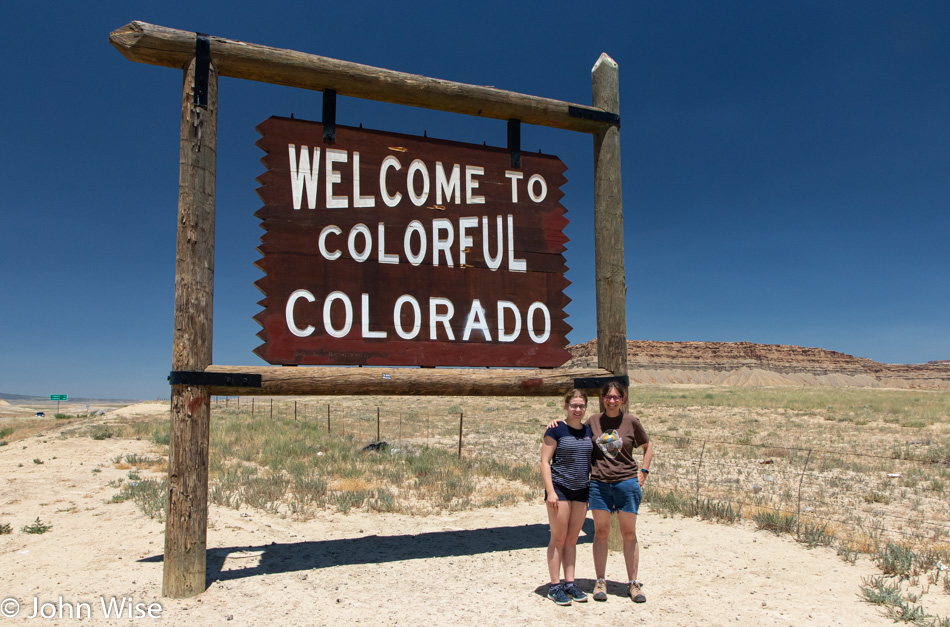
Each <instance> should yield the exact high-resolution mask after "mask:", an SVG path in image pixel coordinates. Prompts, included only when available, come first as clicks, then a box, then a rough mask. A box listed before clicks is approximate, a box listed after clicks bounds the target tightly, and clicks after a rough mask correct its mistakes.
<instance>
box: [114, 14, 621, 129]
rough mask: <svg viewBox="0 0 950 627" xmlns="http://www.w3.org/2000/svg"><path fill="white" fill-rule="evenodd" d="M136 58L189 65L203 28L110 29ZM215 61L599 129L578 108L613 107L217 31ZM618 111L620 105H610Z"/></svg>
mask: <svg viewBox="0 0 950 627" xmlns="http://www.w3.org/2000/svg"><path fill="white" fill-rule="evenodd" d="M109 42H110V43H111V44H112V45H113V46H115V48H116V49H117V50H118V51H119V52H121V53H122V55H123V56H125V57H126V58H127V59H129V60H130V61H135V62H137V63H147V64H151V65H160V66H165V67H174V68H184V67H185V65H186V64H187V63H188V62H189V60H190V59H191V57H192V56H193V55H194V52H195V33H193V32H189V31H183V30H177V29H174V28H166V27H164V26H156V25H154V24H148V23H146V22H138V21H136V22H131V23H129V24H127V25H126V26H123V27H121V28H119V29H117V30H115V31H113V32H112V33H111V34H110V35H109ZM211 59H212V60H213V61H214V64H215V65H216V66H217V68H218V73H219V75H220V76H230V77H234V78H243V79H246V80H252V81H259V82H262V83H272V84H275V85H287V86H288V87H299V88H302V89H312V90H317V91H323V90H326V89H333V90H335V91H336V92H337V94H339V95H341V96H352V97H354V98H364V99H366V100H379V101H384V102H392V103H396V104H402V105H409V106H413V107H422V108H425V109H436V110H439V111H450V112H453V113H464V114H467V115H475V116H480V117H486V118H493V119H497V120H510V119H517V120H521V121H522V122H525V123H527V124H537V125H539V126H548V127H552V128H560V129H565V130H571V131H581V132H585V133H596V132H598V131H599V130H600V129H602V128H604V127H605V126H610V125H611V124H610V123H608V122H602V121H598V120H590V119H584V118H581V117H575V116H572V115H570V113H569V110H570V108H571V107H574V108H576V109H578V110H580V111H583V112H588V113H592V114H595V115H596V114H603V113H605V111H609V110H604V109H601V108H598V107H596V106H594V107H591V106H590V105H580V104H574V103H570V102H564V101H561V100H554V99H551V98H541V97H538V96H530V95H527V94H519V93H516V92H511V91H506V90H503V89H496V88H494V87H484V86H480V85H468V84H465V83H457V82H453V81H447V80H441V79H437V78H429V77H426V76H419V75H416V74H408V73H405V72H396V71H393V70H386V69H382V68H377V67H373V66H369V65H362V64H359V63H351V62H348V61H340V60H337V59H330V58H327V57H321V56H318V55H314V54H306V53H303V52H296V51H294V50H286V49H281V48H271V47H269V46H262V45H259V44H252V43H246V42H242V41H235V40H231V39H225V38H224V37H213V36H212V37H211ZM609 112H610V113H616V111H609Z"/></svg>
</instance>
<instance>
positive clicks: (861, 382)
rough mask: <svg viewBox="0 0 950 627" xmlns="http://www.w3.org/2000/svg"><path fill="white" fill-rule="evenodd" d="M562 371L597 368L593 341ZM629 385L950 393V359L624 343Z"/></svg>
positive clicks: (748, 345) (578, 347) (742, 345)
mask: <svg viewBox="0 0 950 627" xmlns="http://www.w3.org/2000/svg"><path fill="white" fill-rule="evenodd" d="M568 350H569V351H570V352H571V355H572V358H571V361H570V362H568V363H567V364H566V366H568V367H593V366H596V365H597V340H596V339H594V340H591V341H589V342H587V343H585V344H575V345H573V346H570V347H568ZM627 367H628V369H629V375H630V382H631V384H648V383H657V384H676V383H683V384H701V385H727V386H769V385H796V386H801V385H815V386H832V387H887V388H908V389H927V390H946V389H950V361H933V362H928V363H926V364H882V363H879V362H876V361H872V360H870V359H865V358H863V357H854V356H852V355H847V354H845V353H839V352H836V351H830V350H825V349H822V348H806V347H802V346H786V345H781V344H754V343H752V342H654V341H649V340H628V341H627Z"/></svg>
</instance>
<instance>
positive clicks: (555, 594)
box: [548, 586, 571, 605]
mask: <svg viewBox="0 0 950 627" xmlns="http://www.w3.org/2000/svg"><path fill="white" fill-rule="evenodd" d="M548 598H549V599H551V600H552V601H554V602H555V603H557V604H558V605H570V604H571V597H569V596H567V593H566V592H564V589H563V588H561V586H551V588H550V589H549V590H548Z"/></svg>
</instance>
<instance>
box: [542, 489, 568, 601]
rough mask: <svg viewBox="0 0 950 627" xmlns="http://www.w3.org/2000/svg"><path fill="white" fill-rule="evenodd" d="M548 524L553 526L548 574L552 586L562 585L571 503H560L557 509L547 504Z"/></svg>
mask: <svg viewBox="0 0 950 627" xmlns="http://www.w3.org/2000/svg"><path fill="white" fill-rule="evenodd" d="M545 507H546V508H547V510H548V522H549V523H550V525H551V540H550V542H548V573H549V574H550V575H551V585H558V584H560V583H561V563H562V562H563V561H564V554H563V553H564V542H565V540H566V539H567V528H568V522H569V521H570V517H571V508H570V501H558V507H557V509H554V508H553V507H551V506H550V505H548V504H547V503H545Z"/></svg>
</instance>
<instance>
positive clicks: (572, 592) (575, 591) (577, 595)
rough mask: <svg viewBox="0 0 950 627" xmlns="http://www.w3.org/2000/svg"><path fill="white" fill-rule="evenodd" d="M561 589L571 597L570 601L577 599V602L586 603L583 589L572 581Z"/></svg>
mask: <svg viewBox="0 0 950 627" xmlns="http://www.w3.org/2000/svg"><path fill="white" fill-rule="evenodd" d="M563 590H564V592H565V593H566V594H567V596H569V597H571V600H572V601H577V602H578V603H587V595H586V594H585V593H584V591H583V590H581V589H580V588H578V587H577V586H576V585H575V584H574V582H573V581H572V582H571V583H569V584H567V585H566V586H564V588H563Z"/></svg>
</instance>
